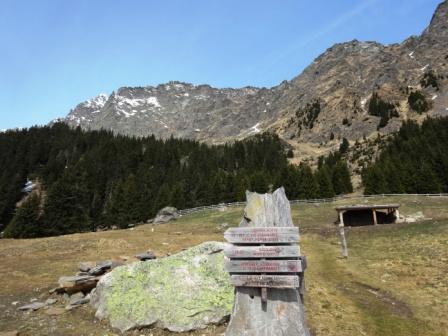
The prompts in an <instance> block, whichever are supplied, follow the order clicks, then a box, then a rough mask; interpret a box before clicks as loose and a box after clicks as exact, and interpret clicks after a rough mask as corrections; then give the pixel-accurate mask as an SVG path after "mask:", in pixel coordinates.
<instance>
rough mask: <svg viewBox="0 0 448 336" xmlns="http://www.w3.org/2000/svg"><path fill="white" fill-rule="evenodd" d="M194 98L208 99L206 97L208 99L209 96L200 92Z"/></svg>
mask: <svg viewBox="0 0 448 336" xmlns="http://www.w3.org/2000/svg"><path fill="white" fill-rule="evenodd" d="M194 98H196V99H199V100H206V99H208V96H206V95H203V94H199V95H197V96H195V97H194Z"/></svg>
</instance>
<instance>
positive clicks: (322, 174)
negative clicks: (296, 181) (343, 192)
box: [317, 166, 335, 198]
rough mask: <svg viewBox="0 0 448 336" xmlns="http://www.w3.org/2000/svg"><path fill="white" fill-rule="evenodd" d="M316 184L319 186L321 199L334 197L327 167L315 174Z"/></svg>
mask: <svg viewBox="0 0 448 336" xmlns="http://www.w3.org/2000/svg"><path fill="white" fill-rule="evenodd" d="M317 182H318V184H319V196H320V197H322V198H330V197H334V196H335V193H334V189H333V184H332V182H331V176H330V173H329V171H328V168H327V167H325V166H324V167H322V168H321V169H319V170H318V172H317Z"/></svg>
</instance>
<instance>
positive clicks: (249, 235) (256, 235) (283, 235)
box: [224, 227, 299, 243]
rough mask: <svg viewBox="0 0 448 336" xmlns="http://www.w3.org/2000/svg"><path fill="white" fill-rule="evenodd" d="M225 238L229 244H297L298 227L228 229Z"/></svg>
mask: <svg viewBox="0 0 448 336" xmlns="http://www.w3.org/2000/svg"><path fill="white" fill-rule="evenodd" d="M224 238H225V239H226V240H227V241H228V242H229V243H296V242H297V241H298V240H299V229H298V228H296V227H238V228H231V229H228V230H227V231H226V232H225V233H224Z"/></svg>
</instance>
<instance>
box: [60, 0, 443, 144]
mask: <svg viewBox="0 0 448 336" xmlns="http://www.w3.org/2000/svg"><path fill="white" fill-rule="evenodd" d="M447 26H448V1H444V2H442V3H441V4H440V5H439V6H438V8H437V10H436V13H435V14H434V16H433V18H432V20H431V23H430V25H429V27H428V28H427V29H426V30H425V31H424V32H423V33H422V34H421V35H420V36H418V37H415V36H413V37H410V38H408V39H407V40H405V41H404V42H403V43H401V44H392V45H387V46H384V45H382V44H379V43H376V42H360V41H356V40H354V41H351V42H347V43H342V44H336V45H334V46H333V47H331V48H329V49H328V50H327V51H326V52H325V53H323V54H322V55H320V56H319V57H318V58H317V59H316V60H315V61H314V62H313V63H312V64H311V65H310V66H308V67H307V68H306V69H305V70H304V71H303V73H302V74H300V75H299V76H298V77H296V78H294V79H292V80H291V81H284V82H282V83H281V84H280V85H278V86H276V87H273V88H269V89H267V88H255V87H245V88H241V89H231V88H225V89H217V88H212V87H210V86H208V85H199V86H194V85H192V84H188V83H181V82H170V83H167V84H161V85H159V86H157V87H151V86H148V87H132V88H131V87H123V88H120V89H118V90H117V91H116V92H113V93H112V94H111V95H109V96H108V95H99V96H98V97H95V98H93V99H91V100H88V101H86V102H83V103H81V104H79V105H78V106H76V107H75V108H74V109H73V110H71V111H70V113H69V114H68V116H67V117H65V118H62V119H60V120H62V121H64V122H66V123H68V124H69V125H72V126H78V125H79V126H81V127H82V128H85V129H100V128H105V129H110V130H113V131H114V132H117V133H121V134H126V135H132V136H145V135H150V134H154V135H155V136H156V137H162V138H166V137H169V136H171V135H173V136H175V137H184V138H191V139H197V140H200V141H206V142H210V143H216V142H224V141H227V140H231V139H240V138H244V137H247V136H251V135H253V134H256V133H259V132H262V131H264V130H270V131H274V132H276V133H278V134H279V135H280V136H281V137H283V138H284V139H285V140H288V141H289V142H290V143H291V144H292V145H294V144H298V145H299V144H303V143H309V144H323V145H328V146H330V145H331V144H332V143H333V144H336V142H337V141H338V139H341V138H343V137H346V138H348V139H349V140H360V139H362V138H363V137H369V136H371V135H372V134H376V132H377V131H379V132H381V133H383V134H387V133H390V132H393V131H396V130H397V129H398V128H399V126H400V125H401V123H402V121H403V120H407V119H417V120H418V119H423V118H424V117H425V116H426V115H432V116H434V115H448V93H447V86H446V83H447V76H448V74H447V65H448V27H447ZM412 92H418V94H416V99H417V101H416V102H415V104H414V105H415V106H421V104H423V103H425V104H427V106H428V109H427V110H428V111H426V110H425V111H424V112H422V111H416V110H415V109H417V108H416V107H415V106H414V108H411V105H410V102H409V99H410V98H409V96H410V94H411V93H412ZM373 93H376V95H377V96H378V97H379V99H380V100H381V101H380V103H381V104H383V103H384V104H386V105H384V104H383V105H382V106H383V107H384V106H386V108H389V107H390V111H392V110H393V113H392V112H390V113H389V112H387V111H386V114H389V115H386V117H384V116H383V117H384V118H383V120H382V117H381V116H380V115H372V114H373V113H369V105H370V100H371V98H372V94H373ZM418 99H420V100H418ZM422 101H423V102H422ZM387 104H388V105H387ZM419 104H420V105H419ZM388 106H389V107H388ZM370 112H371V111H370ZM333 139H334V140H333ZM332 141H333V142H332Z"/></svg>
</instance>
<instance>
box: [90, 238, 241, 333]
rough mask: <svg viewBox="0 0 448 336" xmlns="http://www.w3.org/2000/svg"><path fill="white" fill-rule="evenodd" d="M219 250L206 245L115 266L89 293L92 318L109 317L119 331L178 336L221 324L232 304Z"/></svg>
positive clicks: (212, 244) (214, 245)
mask: <svg viewBox="0 0 448 336" xmlns="http://www.w3.org/2000/svg"><path fill="white" fill-rule="evenodd" d="M224 247H225V244H224V243H218V242H207V243H203V244H201V245H198V246H195V247H193V248H190V249H188V250H185V251H182V252H180V253H178V254H175V255H172V256H170V257H166V258H161V259H155V260H150V261H143V262H136V263H133V264H129V265H126V266H120V267H117V268H115V269H114V270H112V272H110V273H108V274H106V275H104V276H103V277H102V278H101V280H100V281H99V283H98V285H97V288H96V290H95V291H94V292H93V293H92V298H91V304H92V305H93V306H94V308H95V309H96V317H98V318H100V319H109V321H110V324H111V325H112V327H114V328H118V329H120V330H121V331H125V330H129V329H133V328H140V327H145V326H157V327H160V328H165V329H168V330H170V331H175V332H183V331H188V330H195V329H202V328H205V327H206V326H207V325H209V324H218V323H221V322H223V321H224V320H225V319H226V318H227V317H228V316H229V315H230V312H231V308H232V303H233V287H231V286H230V280H229V275H228V273H227V271H226V270H225V268H224V254H223V252H222V251H223V249H224Z"/></svg>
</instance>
